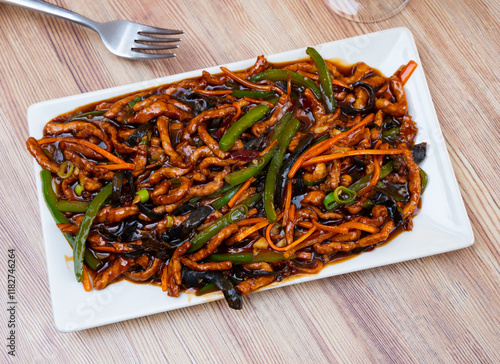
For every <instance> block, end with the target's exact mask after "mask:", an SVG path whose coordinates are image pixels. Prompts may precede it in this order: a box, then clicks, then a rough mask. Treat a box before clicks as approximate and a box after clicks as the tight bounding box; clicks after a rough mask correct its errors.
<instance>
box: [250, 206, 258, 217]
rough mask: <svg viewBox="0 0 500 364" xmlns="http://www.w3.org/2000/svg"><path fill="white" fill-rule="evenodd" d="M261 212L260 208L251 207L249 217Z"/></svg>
mask: <svg viewBox="0 0 500 364" xmlns="http://www.w3.org/2000/svg"><path fill="white" fill-rule="evenodd" d="M258 213H259V210H257V209H256V208H255V207H254V208H253V209H251V210H250V211H248V214H247V216H248V217H252V216H255V215H257V214H258Z"/></svg>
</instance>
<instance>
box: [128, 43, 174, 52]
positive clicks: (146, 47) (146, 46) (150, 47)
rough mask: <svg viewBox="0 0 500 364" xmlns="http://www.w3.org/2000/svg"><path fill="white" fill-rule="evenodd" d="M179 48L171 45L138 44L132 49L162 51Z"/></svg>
mask: <svg viewBox="0 0 500 364" xmlns="http://www.w3.org/2000/svg"><path fill="white" fill-rule="evenodd" d="M175 48H179V46H178V45H177V44H174V45H169V44H142V43H136V44H134V46H133V47H132V50H134V51H135V50H146V51H161V50H164V49H175Z"/></svg>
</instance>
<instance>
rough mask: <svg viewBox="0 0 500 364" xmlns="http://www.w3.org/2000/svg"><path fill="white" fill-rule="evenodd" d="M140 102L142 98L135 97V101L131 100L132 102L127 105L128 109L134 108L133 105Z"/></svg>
mask: <svg viewBox="0 0 500 364" xmlns="http://www.w3.org/2000/svg"><path fill="white" fill-rule="evenodd" d="M141 100H142V98H141V97H140V96H137V97H136V98H135V99H133V100H132V101H130V102H129V103H128V104H127V105H128V107H132V106H134V105H135V104H137V103H138V102H139V101H141Z"/></svg>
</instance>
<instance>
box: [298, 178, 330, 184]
mask: <svg viewBox="0 0 500 364" xmlns="http://www.w3.org/2000/svg"><path fill="white" fill-rule="evenodd" d="M325 180H326V177H323V178H320V179H318V180H316V181H308V180H306V179H302V182H304V185H306V186H317V185H319V184H321V183H323V182H325Z"/></svg>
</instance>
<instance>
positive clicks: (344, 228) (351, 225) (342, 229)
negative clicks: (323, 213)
mask: <svg viewBox="0 0 500 364" xmlns="http://www.w3.org/2000/svg"><path fill="white" fill-rule="evenodd" d="M312 223H313V224H314V225H315V226H316V227H317V228H318V229H320V230H323V231H330V232H332V233H337V234H347V233H348V231H349V230H354V229H358V230H363V231H366V232H368V233H372V234H376V233H378V232H379V231H380V229H379V228H377V227H375V226H371V225H368V224H363V223H361V222H355V221H352V222H345V223H343V224H340V225H337V226H328V225H323V224H320V223H319V222H317V221H315V220H313V221H312Z"/></svg>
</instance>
